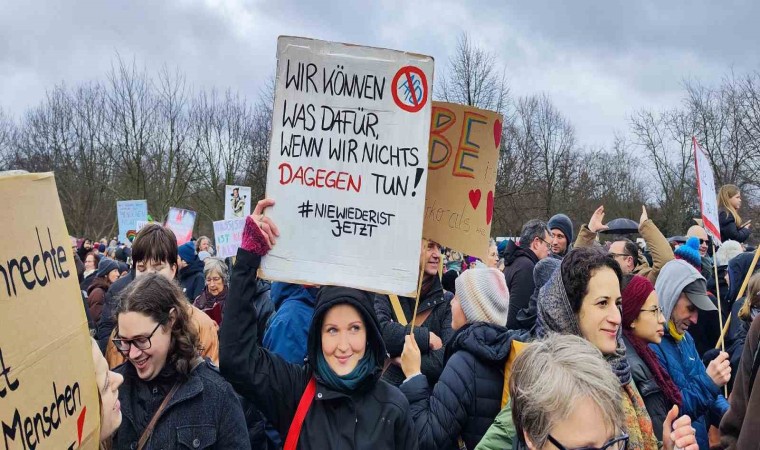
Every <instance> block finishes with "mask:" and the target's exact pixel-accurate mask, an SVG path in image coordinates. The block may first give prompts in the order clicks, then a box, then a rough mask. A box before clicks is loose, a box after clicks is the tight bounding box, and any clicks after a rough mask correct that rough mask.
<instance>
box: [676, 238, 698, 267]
mask: <svg viewBox="0 0 760 450" xmlns="http://www.w3.org/2000/svg"><path fill="white" fill-rule="evenodd" d="M674 253H675V255H676V259H683V260H684V261H686V262H688V263H689V264H691V265H692V266H694V268H695V269H697V270H702V257H701V256H700V255H699V238H697V237H690V238H689V239H687V240H686V243H685V244H683V245H681V246H680V247H678V248H677V249H676V251H675V252H674Z"/></svg>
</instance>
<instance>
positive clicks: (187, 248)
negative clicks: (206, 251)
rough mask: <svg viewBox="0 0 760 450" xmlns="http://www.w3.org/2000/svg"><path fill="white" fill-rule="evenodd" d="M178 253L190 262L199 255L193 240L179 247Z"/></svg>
mask: <svg viewBox="0 0 760 450" xmlns="http://www.w3.org/2000/svg"><path fill="white" fill-rule="evenodd" d="M177 254H178V255H179V257H180V258H182V261H185V262H186V263H188V264H190V263H191V262H193V261H195V258H197V257H198V255H196V254H195V244H193V243H192V241H190V242H186V243H184V244H182V245H180V246H179V248H177Z"/></svg>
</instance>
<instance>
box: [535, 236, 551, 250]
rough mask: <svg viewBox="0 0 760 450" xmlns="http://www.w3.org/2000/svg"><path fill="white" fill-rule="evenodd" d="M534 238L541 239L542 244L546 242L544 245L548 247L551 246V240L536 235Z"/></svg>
mask: <svg viewBox="0 0 760 450" xmlns="http://www.w3.org/2000/svg"><path fill="white" fill-rule="evenodd" d="M536 239H541V241H542V242H543V243H544V244H546V246H547V247H549V248H552V243H551V242H549V241H547V240H546V239H544V238H542V237H536Z"/></svg>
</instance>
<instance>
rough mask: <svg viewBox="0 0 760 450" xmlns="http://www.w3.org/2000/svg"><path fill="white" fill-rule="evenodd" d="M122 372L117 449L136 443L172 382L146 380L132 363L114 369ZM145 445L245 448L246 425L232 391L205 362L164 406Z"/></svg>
mask: <svg viewBox="0 0 760 450" xmlns="http://www.w3.org/2000/svg"><path fill="white" fill-rule="evenodd" d="M114 371H115V372H117V373H120V374H122V375H123V376H124V384H122V386H121V388H119V399H120V401H121V412H122V417H123V419H122V421H121V426H119V430H118V431H117V432H116V435H115V437H114V448H115V449H124V450H127V449H133V448H137V442H138V441H139V440H140V436H141V435H142V433H143V431H144V430H145V428H146V427H147V425H148V422H150V419H151V418H152V417H153V414H154V413H155V412H156V411H157V410H158V407H159V405H160V404H161V402H162V401H163V399H164V397H165V396H166V394H167V393H168V392H169V390H171V387H172V385H173V384H174V378H176V377H166V378H168V379H165V380H162V379H161V378H162V375H163V374H164V373H166V371H167V369H165V370H164V371H162V373H161V374H159V375H158V377H156V379H154V380H152V381H150V382H145V381H142V380H140V378H139V377H138V376H137V371H136V370H135V368H134V366H133V365H132V363H130V362H126V363H124V364H122V365H120V366H119V367H117V368H115V369H114ZM145 448H146V449H161V448H165V449H168V448H173V449H185V448H187V449H232V448H234V449H248V448H251V447H250V442H249V441H248V430H247V429H246V425H245V418H244V417H243V409H242V407H241V406H240V401H239V400H238V399H237V397H236V396H235V391H233V390H232V387H231V386H230V384H229V383H227V382H226V381H225V380H224V378H222V376H221V375H219V373H218V372H217V370H216V369H215V368H214V366H213V365H212V364H211V363H210V362H208V361H204V362H203V363H201V364H200V365H199V366H198V367H196V368H195V370H193V371H192V372H191V373H190V378H188V380H187V381H185V382H184V383H182V385H181V386H180V388H179V389H178V390H177V392H176V393H175V394H174V396H173V397H172V399H171V400H170V401H169V404H168V405H167V406H166V408H165V409H164V412H163V414H162V415H161V417H160V419H159V420H158V422H157V424H156V427H155V428H154V430H153V435H152V436H151V438H150V440H149V441H148V444H147V445H146V446H145Z"/></svg>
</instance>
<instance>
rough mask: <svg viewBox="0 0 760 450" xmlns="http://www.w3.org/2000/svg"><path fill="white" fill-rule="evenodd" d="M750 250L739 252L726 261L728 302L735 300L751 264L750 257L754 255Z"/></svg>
mask: <svg viewBox="0 0 760 450" xmlns="http://www.w3.org/2000/svg"><path fill="white" fill-rule="evenodd" d="M754 256H755V255H754V253H752V252H744V253H741V254H739V255H737V256H735V257H734V258H731V259H730V260H729V261H728V269H727V270H728V282H729V286H728V296H727V297H726V301H728V303H729V304H731V303H733V302H735V301H736V297H737V296H738V295H739V289H741V287H742V283H744V279H745V278H746V277H747V273H749V266H750V265H751V264H752V258H753V257H754Z"/></svg>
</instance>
